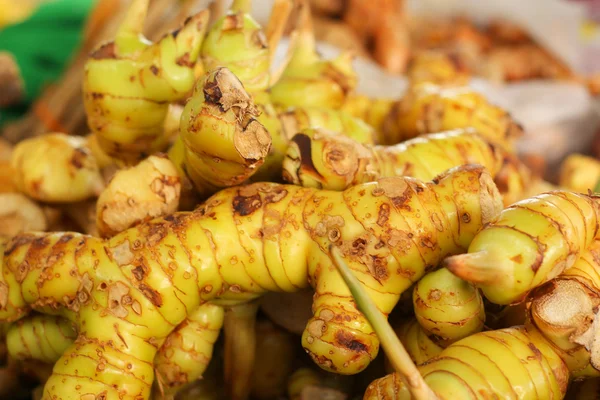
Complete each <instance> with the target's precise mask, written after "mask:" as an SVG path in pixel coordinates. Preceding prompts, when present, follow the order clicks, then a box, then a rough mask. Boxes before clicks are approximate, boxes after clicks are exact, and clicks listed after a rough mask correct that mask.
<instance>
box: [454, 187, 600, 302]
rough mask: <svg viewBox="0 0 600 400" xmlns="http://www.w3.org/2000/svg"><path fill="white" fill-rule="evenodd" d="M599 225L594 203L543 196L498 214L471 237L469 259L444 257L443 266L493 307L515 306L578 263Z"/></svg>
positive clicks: (562, 194) (571, 196) (557, 194)
mask: <svg viewBox="0 0 600 400" xmlns="http://www.w3.org/2000/svg"><path fill="white" fill-rule="evenodd" d="M599 221H600V200H599V198H598V197H596V196H593V195H585V194H578V193H574V192H569V191H553V192H549V193H544V194H541V195H538V196H534V197H532V198H530V199H527V200H522V201H520V202H517V203H515V204H513V205H511V206H510V207H508V208H506V209H505V210H503V211H502V212H501V213H500V216H499V217H498V218H497V219H495V220H494V221H492V222H491V223H490V224H488V225H487V226H485V227H484V228H483V229H482V230H481V232H479V233H478V234H477V235H476V236H475V238H474V239H473V241H472V242H471V244H470V245H469V252H468V253H466V254H461V255H456V256H452V257H448V258H446V260H444V265H445V266H446V267H447V268H448V269H449V270H450V271H451V272H452V273H453V274H455V275H456V276H458V277H460V278H462V279H464V280H466V281H469V282H472V283H474V284H475V285H476V286H477V287H479V288H480V289H481V290H482V291H483V294H484V295H485V297H486V298H487V299H488V300H490V301H491V302H492V303H495V304H512V303H516V302H520V301H522V300H524V299H525V297H526V295H527V294H528V293H529V291H531V290H532V289H534V288H536V287H538V286H540V285H542V284H543V283H545V282H547V281H549V280H551V279H553V278H555V277H557V276H558V275H560V274H561V273H562V272H563V271H565V270H566V269H568V268H570V267H571V266H572V265H573V264H574V263H575V261H577V259H578V258H579V257H580V256H581V254H582V253H583V252H584V251H585V250H586V249H587V248H588V247H589V246H590V245H591V244H592V243H593V241H594V239H595V238H596V237H597V236H599V228H600V222H599Z"/></svg>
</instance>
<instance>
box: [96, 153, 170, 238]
mask: <svg viewBox="0 0 600 400" xmlns="http://www.w3.org/2000/svg"><path fill="white" fill-rule="evenodd" d="M180 195H181V179H180V178H179V172H178V171H177V168H176V167H175V165H173V163H172V162H171V161H170V160H169V159H168V158H163V157H158V156H150V157H148V158H147V159H145V160H143V161H142V162H140V163H139V164H138V165H136V166H134V167H131V168H128V169H122V170H119V171H117V172H116V173H115V175H114V176H113V177H112V179H111V180H110V182H109V184H108V185H107V187H106V188H105V189H104V191H102V193H101V194H100V196H99V197H98V201H97V203H96V227H97V229H98V233H99V234H100V236H102V237H110V236H113V235H116V234H117V233H119V232H122V231H124V230H125V229H127V228H129V227H131V226H134V225H137V224H139V223H140V222H143V221H148V220H150V219H152V218H156V217H158V216H161V215H167V214H172V213H174V212H175V211H177V209H178V206H179V198H180Z"/></svg>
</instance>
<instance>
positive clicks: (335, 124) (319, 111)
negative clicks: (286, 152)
mask: <svg viewBox="0 0 600 400" xmlns="http://www.w3.org/2000/svg"><path fill="white" fill-rule="evenodd" d="M280 119H281V122H282V124H283V131H284V133H285V135H286V136H287V138H288V139H291V138H292V137H293V136H294V135H295V134H297V133H298V132H302V131H303V130H305V129H313V128H323V129H327V130H329V131H333V132H339V133H341V134H343V135H345V136H348V137H350V138H352V139H353V140H356V141H357V142H359V143H364V144H373V143H375V136H376V134H375V131H374V130H373V128H372V127H371V126H369V125H367V124H366V123H365V122H363V121H362V120H360V119H358V118H355V117H353V116H352V115H350V114H349V113H347V112H345V111H341V110H331V109H327V108H314V107H293V108H291V109H288V110H285V111H282V112H281V114H280Z"/></svg>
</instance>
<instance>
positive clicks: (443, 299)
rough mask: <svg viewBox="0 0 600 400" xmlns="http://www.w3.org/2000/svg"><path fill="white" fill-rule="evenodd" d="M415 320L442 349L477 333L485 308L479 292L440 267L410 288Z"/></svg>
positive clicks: (483, 318) (481, 325)
mask: <svg viewBox="0 0 600 400" xmlns="http://www.w3.org/2000/svg"><path fill="white" fill-rule="evenodd" d="M413 305H414V310H415V317H416V319H417V321H418V322H419V324H420V325H421V327H423V329H425V331H426V332H429V333H430V334H432V335H435V337H434V340H435V342H436V343H438V344H440V345H441V346H442V347H447V346H448V345H450V344H452V343H454V342H456V341H457V340H460V339H463V338H465V337H467V336H470V335H472V334H474V333H477V332H480V331H481V330H482V329H483V326H484V324H485V309H484V306H483V299H482V298H481V295H480V294H479V290H478V289H476V288H475V287H474V286H472V285H471V284H469V283H468V282H465V281H463V280H462V279H459V278H457V277H456V276H454V275H452V273H451V272H450V271H448V270H447V269H445V268H441V269H439V270H437V271H434V272H430V273H428V274H427V275H425V276H424V277H423V278H421V280H419V282H417V283H416V284H415V287H414V289H413Z"/></svg>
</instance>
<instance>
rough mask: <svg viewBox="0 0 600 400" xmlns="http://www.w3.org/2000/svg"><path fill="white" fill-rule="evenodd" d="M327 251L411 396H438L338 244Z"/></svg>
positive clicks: (429, 398) (430, 399)
mask: <svg viewBox="0 0 600 400" xmlns="http://www.w3.org/2000/svg"><path fill="white" fill-rule="evenodd" d="M329 251H330V252H331V255H332V256H333V261H334V264H335V265H336V267H337V269H338V271H339V272H340V274H341V275H342V277H343V278H344V281H345V282H346V285H348V288H349V289H350V292H351V293H352V296H353V297H354V299H355V300H356V304H357V305H358V308H359V309H360V311H361V312H362V313H363V314H364V315H365V317H366V318H367V320H368V321H369V323H370V324H371V326H372V327H373V330H374V331H375V333H376V334H377V336H378V337H379V341H380V342H381V346H382V347H383V349H384V350H385V353H386V355H387V357H388V359H389V360H390V362H391V364H392V366H393V367H394V369H395V370H396V371H398V372H399V373H400V374H401V376H402V379H403V380H404V381H405V384H406V386H407V387H408V389H409V390H410V393H411V394H412V396H413V397H414V398H415V399H416V400H433V399H437V398H438V397H437V396H436V394H435V393H434V392H433V391H432V390H431V388H430V387H429V386H428V385H427V383H426V382H425V381H424V380H423V377H422V376H421V373H420V372H419V370H418V369H417V366H416V365H415V364H414V363H413V361H412V360H411V359H410V356H409V355H408V353H407V351H406V349H405V348H404V346H403V345H402V343H401V342H400V340H399V339H398V337H397V336H396V334H395V333H394V330H393V329H392V327H391V326H390V324H389V323H388V321H387V320H386V318H385V316H384V315H383V313H382V312H381V311H379V309H378V308H377V307H376V306H375V303H373V300H371V298H370V297H369V294H368V293H367V292H366V290H365V289H364V288H363V286H362V285H361V283H360V282H359V281H358V279H356V277H355V276H354V275H353V274H352V272H351V271H350V268H349V267H348V265H347V264H346V263H345V261H344V259H343V258H342V255H341V253H340V250H339V249H338V248H337V247H335V246H333V245H330V247H329Z"/></svg>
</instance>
